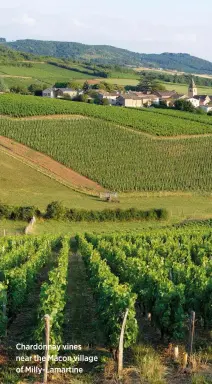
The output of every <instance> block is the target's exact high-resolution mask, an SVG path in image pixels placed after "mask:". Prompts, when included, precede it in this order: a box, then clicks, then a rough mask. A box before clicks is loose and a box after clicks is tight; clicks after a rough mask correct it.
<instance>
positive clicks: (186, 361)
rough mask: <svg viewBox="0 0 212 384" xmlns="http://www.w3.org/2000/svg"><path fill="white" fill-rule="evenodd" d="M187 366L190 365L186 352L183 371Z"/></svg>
mask: <svg viewBox="0 0 212 384" xmlns="http://www.w3.org/2000/svg"><path fill="white" fill-rule="evenodd" d="M187 365H188V354H187V353H186V352H185V353H184V354H183V369H186V367H187Z"/></svg>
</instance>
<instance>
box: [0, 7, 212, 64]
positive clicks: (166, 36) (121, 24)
mask: <svg viewBox="0 0 212 384" xmlns="http://www.w3.org/2000/svg"><path fill="white" fill-rule="evenodd" d="M2 2H3V0H1V3H2ZM0 16H1V17H0V36H1V37H6V38H7V40H16V39H24V38H32V39H40V40H42V39H43V40H61V41H77V42H82V43H87V44H110V45H114V46H117V47H121V48H127V49H130V50H133V51H136V52H144V53H151V52H154V53H155V52H156V53H160V52H187V53H190V54H193V55H196V56H199V57H202V58H206V59H209V60H211V61H212V44H211V37H212V0H203V1H200V0H176V1H171V0H105V1H104V0H103V1H101V0H59V1H58V0H34V1H33V0H19V1H17V0H7V1H4V4H0Z"/></svg>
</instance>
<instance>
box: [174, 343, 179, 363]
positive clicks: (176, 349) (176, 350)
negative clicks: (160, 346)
mask: <svg viewBox="0 0 212 384" xmlns="http://www.w3.org/2000/svg"><path fill="white" fill-rule="evenodd" d="M174 359H175V360H176V361H177V360H178V359H179V347H178V345H177V346H176V347H174Z"/></svg>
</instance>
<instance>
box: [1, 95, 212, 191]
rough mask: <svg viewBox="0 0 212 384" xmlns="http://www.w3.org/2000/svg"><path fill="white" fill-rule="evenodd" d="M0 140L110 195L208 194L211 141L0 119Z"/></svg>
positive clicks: (98, 123)
mask: <svg viewBox="0 0 212 384" xmlns="http://www.w3.org/2000/svg"><path fill="white" fill-rule="evenodd" d="M50 101H51V100H50ZM61 103H63V102H61ZM72 105H75V104H74V103H73V104H72ZM77 105H78V104H77ZM52 108H53V107H52ZM100 108H101V107H100ZM110 110H113V109H112V108H111V109H110ZM123 112H124V111H123ZM130 112H131V111H130ZM137 113H138V114H140V115H141V116H142V114H143V112H137ZM144 114H145V115H146V116H148V115H149V114H148V113H145V112H144ZM154 116H155V115H154ZM168 119H171V118H170V117H168ZM183 121H184V122H185V120H183ZM150 123H151V120H150V122H149V124H150ZM186 124H187V122H186ZM211 129H212V126H211ZM0 135H3V136H7V137H9V138H11V139H14V140H16V141H18V142H20V143H23V144H25V145H27V146H29V147H31V148H33V149H36V150H37V151H40V152H43V153H45V154H47V155H49V156H51V157H52V158H54V159H55V160H57V161H58V162H60V163H62V164H65V165H66V166H68V167H70V168H72V169H74V170H75V171H77V172H79V173H81V174H82V175H84V176H86V177H88V178H90V179H92V180H94V181H97V182H98V183H99V184H100V185H102V186H104V187H106V188H109V189H112V190H117V191H211V189H212V173H211V164H212V151H211V148H212V136H209V137H204V136H203V137H199V138H196V137H195V138H188V139H187V138H186V139H182V138H179V139H178V138H177V137H176V138H175V139H168V138H167V139H164V138H158V139H157V140H156V139H154V138H150V137H146V136H145V135H143V134H138V132H136V131H135V132H133V131H131V130H128V129H125V128H123V127H118V126H116V125H114V124H112V123H109V122H105V121H103V120H99V119H70V120H64V119H63V120H62V119H61V120H59V119H58V120H57V119H52V120H29V121H25V120H17V121H16V120H12V119H4V118H2V119H0Z"/></svg>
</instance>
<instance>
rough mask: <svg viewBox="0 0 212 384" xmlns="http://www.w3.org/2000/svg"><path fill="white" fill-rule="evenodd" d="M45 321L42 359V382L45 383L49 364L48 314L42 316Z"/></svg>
mask: <svg viewBox="0 0 212 384" xmlns="http://www.w3.org/2000/svg"><path fill="white" fill-rule="evenodd" d="M44 321H45V336H46V342H45V344H46V350H45V361H44V374H43V382H44V383H47V380H48V366H49V340H50V316H49V315H45V316H44Z"/></svg>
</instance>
